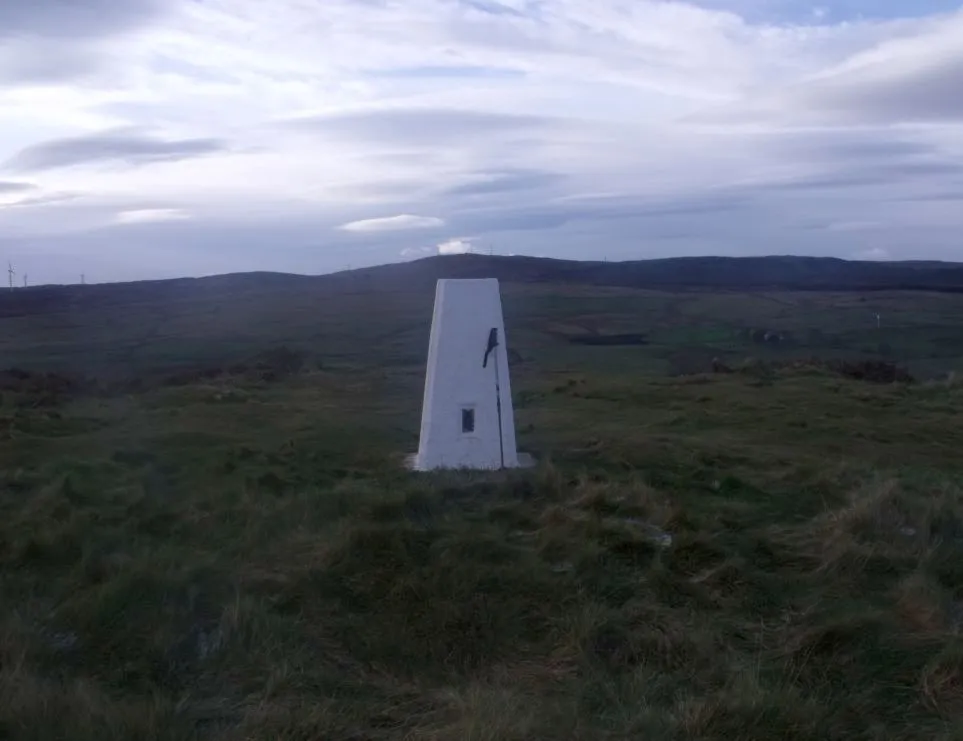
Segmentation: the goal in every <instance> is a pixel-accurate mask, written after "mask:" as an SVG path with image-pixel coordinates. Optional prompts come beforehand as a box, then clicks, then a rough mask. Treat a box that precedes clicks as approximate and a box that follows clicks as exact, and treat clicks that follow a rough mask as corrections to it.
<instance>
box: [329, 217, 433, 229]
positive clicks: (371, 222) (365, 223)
mask: <svg viewBox="0 0 963 741" xmlns="http://www.w3.org/2000/svg"><path fill="white" fill-rule="evenodd" d="M444 225H445V222H444V221H442V220H441V219H438V218H435V217H434V216H415V215H414V214H399V215H398V216H384V217H382V218H378V219H361V220H359V221H350V222H348V223H347V224H342V225H341V226H340V227H339V229H341V230H343V231H346V232H392V231H397V230H400V229H433V228H436V227H440V226H444Z"/></svg>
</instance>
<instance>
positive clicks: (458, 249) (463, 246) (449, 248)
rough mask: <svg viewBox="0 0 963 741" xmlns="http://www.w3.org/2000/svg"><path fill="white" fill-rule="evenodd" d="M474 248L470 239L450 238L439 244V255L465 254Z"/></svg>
mask: <svg viewBox="0 0 963 741" xmlns="http://www.w3.org/2000/svg"><path fill="white" fill-rule="evenodd" d="M473 250H474V247H473V245H472V243H471V240H470V239H449V240H448V241H447V242H442V243H441V244H439V245H438V254H439V255H464V254H467V253H469V252H472V251H473Z"/></svg>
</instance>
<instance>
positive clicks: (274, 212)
mask: <svg viewBox="0 0 963 741" xmlns="http://www.w3.org/2000/svg"><path fill="white" fill-rule="evenodd" d="M961 206H963V10H961V2H960V1H959V0H913V2H910V1H909V0H825V2H823V3H821V4H817V3H812V2H807V1H806V0H690V1H689V2H682V1H678V2H673V1H670V0H591V2H589V0H271V2H264V0H123V2H119V1H118V0H29V2H27V1H26V0H24V1H23V2H20V1H19V0H18V1H17V2H14V1H12V0H11V1H10V2H7V1H6V0H0V258H5V259H9V260H11V261H13V263H14V265H15V267H16V268H17V270H18V273H19V274H20V275H23V274H24V273H27V274H29V276H30V281H31V282H32V283H39V282H74V281H77V280H78V279H79V275H80V273H82V272H83V273H86V274H87V276H88V280H91V281H94V280H98V281H103V280H124V279H131V278H149V277H169V276H176V275H205V274H211V273H220V272H234V271H244V270H281V271H293V272H302V273H322V272H329V271H332V270H338V269H341V268H344V267H347V266H354V267H360V266H363V265H371V264H376V263H382V262H389V261H397V260H405V259H413V258H416V257H421V256H425V255H429V254H436V253H439V252H441V253H449V252H460V251H467V250H477V251H482V252H488V251H493V252H495V253H498V254H532V255H546V256H554V257H576V258H597V259H601V258H607V259H609V260H617V259H634V258H644V257H662V256H672V255H693V254H725V255H760V254H789V253H792V254H806V255H835V256H839V257H847V258H869V259H899V258H933V259H951V260H952V259H959V260H963V209H961Z"/></svg>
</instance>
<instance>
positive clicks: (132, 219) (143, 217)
mask: <svg viewBox="0 0 963 741" xmlns="http://www.w3.org/2000/svg"><path fill="white" fill-rule="evenodd" d="M190 218H191V215H190V214H189V213H187V212H186V211H184V210H182V209H179V208H137V209H130V210H128V211H121V212H120V213H119V214H117V216H116V222H117V223H118V224H145V223H149V222H152V221H184V220H186V219H190Z"/></svg>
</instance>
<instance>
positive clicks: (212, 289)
mask: <svg viewBox="0 0 963 741" xmlns="http://www.w3.org/2000/svg"><path fill="white" fill-rule="evenodd" d="M439 278H498V279H499V280H501V281H503V282H508V283H511V282H516V283H566V284H582V285H596V286H617V287H629V288H663V289H672V290H685V289H695V290H705V289H716V290H800V291H809V290H812V291H881V290H923V291H944V292H963V263H949V262H934V261H905V262H861V261H850V260H841V259H837V258H829V257H793V256H772V257H678V258H666V259H660V260H636V261H629V262H593V261H578V260H555V259H549V258H539V257H502V256H493V255H449V256H437V257H428V258H424V259H421V260H415V261H412V262H406V263H394V264H388V265H380V266H377V267H372V268H362V269H358V270H351V271H344V272H340V273H332V274H328V275H319V276H304V275H293V274H286V273H267V272H262V273H235V274H228V275H218V276H211V277H206V278H177V279H171V280H154V281H137V282H131V283H108V284H95V285H86V286H78V285H71V286H38V287H34V288H28V289H17V290H14V291H9V292H7V291H2V292H0V316H24V315H30V314H35V313H48V312H51V311H61V310H64V309H66V308H69V307H70V305H71V304H73V303H74V302H76V301H78V300H79V301H82V302H83V304H84V306H85V307H89V306H91V305H101V306H109V305H116V306H123V305H127V304H132V303H139V302H144V301H157V300H165V299H167V300H190V299H192V298H197V299H201V298H206V299H209V298H212V297H216V296H227V295H235V294H239V293H246V292H264V291H268V292H270V291H273V290H284V289H287V288H292V289H294V288H296V289H298V290H303V289H306V288H314V287H317V288H319V289H323V290H327V291H331V292H334V293H337V292H339V291H354V290H358V288H361V287H364V288H366V289H368V290H388V291H396V290H407V289H414V288H423V287H425V286H430V285H431V284H433V283H434V282H435V281H436V280H437V279H439Z"/></svg>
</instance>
